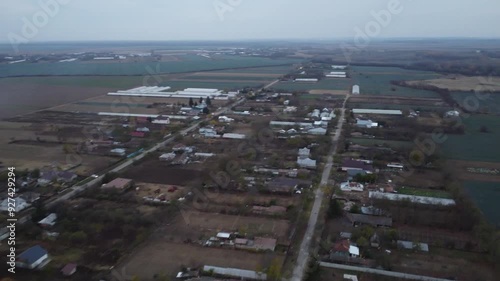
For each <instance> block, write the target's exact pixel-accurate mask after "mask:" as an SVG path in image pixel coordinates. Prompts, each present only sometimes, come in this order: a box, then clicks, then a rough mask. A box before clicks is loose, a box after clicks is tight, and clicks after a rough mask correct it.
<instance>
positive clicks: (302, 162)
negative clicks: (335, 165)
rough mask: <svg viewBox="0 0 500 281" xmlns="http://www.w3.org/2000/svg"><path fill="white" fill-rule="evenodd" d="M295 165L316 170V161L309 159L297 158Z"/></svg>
mask: <svg viewBox="0 0 500 281" xmlns="http://www.w3.org/2000/svg"><path fill="white" fill-rule="evenodd" d="M297 165H299V167H301V168H307V169H315V168H316V160H313V159H311V158H309V157H306V158H301V157H300V156H299V157H297Z"/></svg>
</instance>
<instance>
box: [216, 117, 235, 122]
mask: <svg viewBox="0 0 500 281" xmlns="http://www.w3.org/2000/svg"><path fill="white" fill-rule="evenodd" d="M233 121H234V119H233V118H229V117H227V116H219V122H221V123H231V122H233Z"/></svg>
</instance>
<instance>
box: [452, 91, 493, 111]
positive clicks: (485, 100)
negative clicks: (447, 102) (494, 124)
mask: <svg viewBox="0 0 500 281" xmlns="http://www.w3.org/2000/svg"><path fill="white" fill-rule="evenodd" d="M451 96H452V98H453V99H454V100H455V101H456V102H457V103H458V104H460V105H462V106H463V107H464V108H470V109H471V111H476V112H481V113H488V114H495V115H499V114H500V92H495V93H479V94H476V93H471V92H452V93H451Z"/></svg>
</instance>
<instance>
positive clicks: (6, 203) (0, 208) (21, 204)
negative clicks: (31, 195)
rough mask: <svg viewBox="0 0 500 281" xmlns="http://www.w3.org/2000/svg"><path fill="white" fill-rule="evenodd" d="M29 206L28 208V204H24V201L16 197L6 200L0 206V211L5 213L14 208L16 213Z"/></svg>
mask: <svg viewBox="0 0 500 281" xmlns="http://www.w3.org/2000/svg"><path fill="white" fill-rule="evenodd" d="M9 199H10V201H9ZM9 203H10V206H9ZM13 203H14V204H15V206H13ZM29 206H30V204H28V203H27V202H26V200H24V199H23V198H21V197H16V198H14V199H12V198H6V199H5V200H3V201H2V203H1V204H0V211H5V212H6V211H8V210H9V207H13V208H15V211H16V212H20V211H22V210H24V209H26V208H28V207H29Z"/></svg>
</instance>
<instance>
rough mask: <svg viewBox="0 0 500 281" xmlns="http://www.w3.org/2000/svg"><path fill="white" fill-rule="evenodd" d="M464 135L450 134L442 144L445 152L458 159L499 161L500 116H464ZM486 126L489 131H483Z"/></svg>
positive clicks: (448, 155)
mask: <svg viewBox="0 0 500 281" xmlns="http://www.w3.org/2000/svg"><path fill="white" fill-rule="evenodd" d="M462 121H463V123H464V125H465V134H464V135H448V138H447V139H446V141H445V142H444V143H443V144H442V145H441V149H442V150H443V152H444V154H445V155H446V156H447V157H449V158H451V159H457V160H467V161H484V162H498V160H499V158H498V155H500V146H498V140H499V139H500V118H499V117H498V116H493V115H471V116H469V117H463V118H462ZM482 126H485V127H486V128H487V129H488V131H489V132H488V133H482V132H481V131H480V129H481V127H482Z"/></svg>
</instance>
